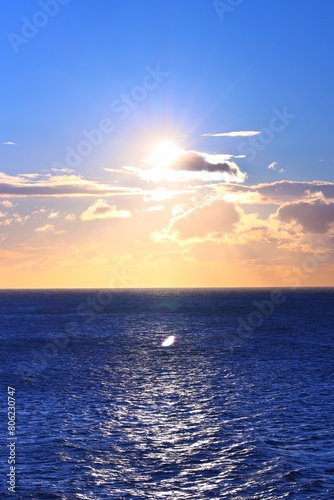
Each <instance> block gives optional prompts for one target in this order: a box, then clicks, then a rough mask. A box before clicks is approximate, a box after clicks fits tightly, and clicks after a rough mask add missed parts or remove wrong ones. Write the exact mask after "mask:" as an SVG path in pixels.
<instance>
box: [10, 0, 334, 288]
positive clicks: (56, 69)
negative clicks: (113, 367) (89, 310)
mask: <svg viewBox="0 0 334 500" xmlns="http://www.w3.org/2000/svg"><path fill="white" fill-rule="evenodd" d="M333 15H334V4H333V1H332V0H322V1H321V2H319V1H318V0H295V1H293V2H291V0H271V1H270V2H268V0H215V1H211V0H196V2H194V1H193V0H182V1H180V0H159V1H158V0H143V1H141V2H134V1H130V0H97V1H95V2H93V1H92V0H39V1H35V0H16V1H15V2H8V5H6V9H3V15H2V16H1V18H0V35H1V36H0V55H1V58H0V61H1V63H0V64H1V66H2V69H1V81H0V89H1V116H2V120H1V125H0V266H1V273H0V288H108V287H111V288H112V287H116V288H123V287H124V288H130V287H264V286H268V287H271V286H272V287H283V286H292V287H296V286H333V285H334V252H333V242H334V175H333V169H334V148H333V143H334V142H333V136H334V134H333V132H334V125H333V114H334V104H333V102H334V101H333V88H334V63H333V47H334V32H333V29H332V24H333Z"/></svg>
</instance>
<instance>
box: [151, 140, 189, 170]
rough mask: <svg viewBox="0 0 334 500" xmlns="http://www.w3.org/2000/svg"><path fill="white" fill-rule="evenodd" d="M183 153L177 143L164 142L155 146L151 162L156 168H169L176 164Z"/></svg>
mask: <svg viewBox="0 0 334 500" xmlns="http://www.w3.org/2000/svg"><path fill="white" fill-rule="evenodd" d="M182 151H183V150H182V149H181V148H180V147H179V146H178V145H177V144H175V142H173V141H163V142H160V143H159V144H157V145H156V146H155V148H154V149H153V151H152V153H151V155H150V157H149V161H150V163H152V164H153V166H154V167H168V166H169V165H172V164H173V163H174V162H176V160H177V159H178V157H179V156H180V154H181V153H182Z"/></svg>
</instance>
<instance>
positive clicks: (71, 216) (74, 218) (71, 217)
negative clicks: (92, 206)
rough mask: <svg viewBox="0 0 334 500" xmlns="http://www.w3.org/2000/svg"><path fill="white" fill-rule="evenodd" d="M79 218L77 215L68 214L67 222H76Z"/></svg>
mask: <svg viewBox="0 0 334 500" xmlns="http://www.w3.org/2000/svg"><path fill="white" fill-rule="evenodd" d="M76 219H77V216H76V215H75V214H67V215H66V216H65V220H76Z"/></svg>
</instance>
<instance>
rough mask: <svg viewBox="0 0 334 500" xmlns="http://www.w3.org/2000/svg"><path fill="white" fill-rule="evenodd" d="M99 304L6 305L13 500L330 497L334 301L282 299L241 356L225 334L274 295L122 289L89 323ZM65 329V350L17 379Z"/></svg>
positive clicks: (33, 298)
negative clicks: (84, 313) (13, 413)
mask: <svg viewBox="0 0 334 500" xmlns="http://www.w3.org/2000/svg"><path fill="white" fill-rule="evenodd" d="M92 296H93V297H94V292H93V291H90V292H89V291H88V292H53V293H51V292H35V293H34V294H33V293H31V292H30V293H28V292H25V293H23V292H16V293H15V292H11V293H10V292H2V293H1V296H0V298H1V309H0V311H1V319H0V321H1V342H2V346H3V348H4V350H5V353H6V359H5V361H4V363H3V364H2V365H1V381H2V386H3V387H6V386H7V384H10V385H14V386H15V387H16V389H17V412H18V419H17V426H18V448H17V452H18V463H17V469H18V470H17V477H18V488H17V491H18V495H17V498H22V499H26V498H27V499H29V498H32V499H33V498H36V499H39V498H41V499H43V498H45V499H48V498H60V499H121V498H127V499H145V498H147V499H155V498H156V499H160V498H161V499H165V498H166V499H202V498H216V499H225V498H226V499H238V498H240V499H241V498H243V499H264V500H270V499H281V498H295V499H315V500H318V499H331V498H334V451H333V438H334V431H333V423H332V420H333V417H332V415H333V414H334V412H333V410H334V399H333V391H332V387H333V373H334V370H333V349H334V343H333V312H332V307H333V297H334V293H333V292H330V291H328V290H327V291H322V292H321V291H319V290H315V291H304V292H298V291H294V292H290V293H286V296H287V300H286V303H285V304H282V305H280V306H277V308H276V310H275V312H274V315H273V316H272V317H271V318H268V319H267V320H266V321H265V322H264V323H263V325H262V326H261V328H258V329H257V330H256V331H255V332H254V334H253V335H252V336H251V337H250V338H247V339H243V340H242V341H241V342H239V344H238V345H237V346H235V347H234V348H233V349H231V345H230V344H229V343H228V342H226V336H225V333H226V332H231V331H234V330H235V327H236V326H237V322H236V318H237V317H238V316H239V315H243V316H244V317H247V315H248V314H249V313H250V312H251V311H252V310H253V306H252V301H254V300H264V299H266V298H267V297H268V291H266V290H260V291H258V290H257V291H256V290H247V291H239V292H238V291H231V290H230V291H208V290H203V291H175V290H174V291H172V290H163V291H162V290H160V291H145V292H139V291H135V292H127V291H123V292H121V291H120V292H115V294H114V296H113V300H112V301H111V302H110V304H109V305H108V306H107V307H104V309H103V310H101V311H100V312H99V313H98V314H96V316H95V317H94V320H92V321H90V322H87V321H85V318H84V317H79V316H78V314H77V313H76V308H77V306H78V305H79V304H80V303H81V302H82V301H83V300H84V299H85V298H86V297H92ZM69 321H77V322H78V323H80V325H81V329H80V330H81V332H80V333H77V334H74V335H72V336H71V338H70V342H69V345H68V346H67V347H66V348H64V349H63V350H61V352H60V353H59V355H58V356H56V357H55V358H54V359H53V360H52V361H51V362H49V363H48V366H47V367H46V368H45V369H44V370H42V371H40V372H38V373H35V374H32V375H30V376H29V377H26V378H25V379H24V380H23V379H22V377H20V376H19V375H18V374H16V370H17V366H18V365H19V364H20V363H21V362H29V360H31V359H32V358H33V356H34V353H36V352H41V350H42V349H43V346H44V345H45V343H47V342H49V341H50V339H52V338H53V335H54V334H55V333H57V332H59V331H60V330H61V329H63V328H64V325H65V324H66V323H67V322H69ZM172 337H173V340H175V339H176V338H177V342H171V340H172ZM168 339H169V341H168V344H169V346H168V347H167V346H165V347H164V346H163V344H164V342H166V341H167V340H168ZM170 342H171V343H170ZM3 410H4V408H2V410H1V419H2V421H3V422H4V421H5V420H4V418H5V417H4V415H5V413H4V411H3ZM1 428H2V429H1V430H3V429H4V428H5V426H4V425H1ZM0 458H1V469H0V470H1V483H0V492H1V498H2V497H3V498H6V497H7V494H6V483H5V473H7V472H6V451H5V450H4V449H2V450H1V457H0Z"/></svg>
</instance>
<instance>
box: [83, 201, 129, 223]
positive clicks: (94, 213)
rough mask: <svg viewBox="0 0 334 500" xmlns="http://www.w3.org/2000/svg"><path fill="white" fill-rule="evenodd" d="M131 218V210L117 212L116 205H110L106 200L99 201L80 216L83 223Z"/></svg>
mask: <svg viewBox="0 0 334 500" xmlns="http://www.w3.org/2000/svg"><path fill="white" fill-rule="evenodd" d="M117 217H121V218H124V217H125V218H126V217H131V212H130V211H129V210H117V208H116V206H115V205H109V204H108V203H107V202H106V201H105V200H97V201H96V202H95V203H93V204H92V205H90V207H88V208H87V210H85V212H83V213H82V214H81V215H80V219H81V220H82V221H91V220H95V219H114V218H117Z"/></svg>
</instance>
